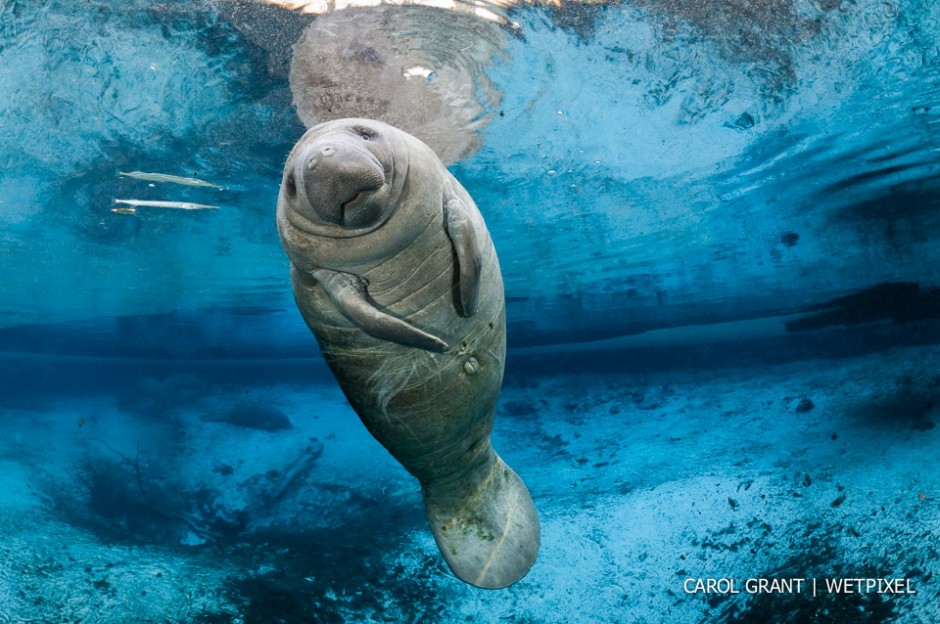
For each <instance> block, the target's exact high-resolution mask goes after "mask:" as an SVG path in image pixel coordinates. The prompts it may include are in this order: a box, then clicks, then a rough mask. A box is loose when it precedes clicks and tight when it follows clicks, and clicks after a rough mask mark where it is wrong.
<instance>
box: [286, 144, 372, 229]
mask: <svg viewBox="0 0 940 624" xmlns="http://www.w3.org/2000/svg"><path fill="white" fill-rule="evenodd" d="M291 182H292V183H293V185H294V192H295V193H296V192H297V190H298V189H302V190H303V195H304V198H305V199H306V203H307V204H308V205H309V209H310V210H312V211H313V213H314V214H313V215H310V216H316V217H319V220H323V221H327V222H329V223H334V224H336V225H340V226H343V227H351V228H356V227H365V226H367V225H371V224H373V223H374V222H375V221H376V220H377V219H378V218H379V216H380V214H381V212H382V210H381V208H382V207H381V205H380V204H379V202H375V201H369V199H370V197H369V195H370V193H371V192H372V191H376V190H379V189H381V188H382V187H383V186H384V185H385V168H384V166H383V165H382V163H381V162H379V160H378V158H376V156H375V155H374V154H373V153H372V152H370V151H369V150H368V149H364V148H362V147H360V146H358V145H355V144H352V143H350V142H349V141H348V140H345V139H343V138H332V137H326V138H323V139H320V140H317V141H314V142H313V143H311V144H310V145H309V146H308V147H307V148H306V149H305V150H303V151H302V152H301V153H300V154H298V155H297V158H296V161H295V162H294V175H293V180H292V181H291ZM303 208H304V207H303V206H301V211H302V212H303Z"/></svg>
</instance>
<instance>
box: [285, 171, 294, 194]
mask: <svg viewBox="0 0 940 624" xmlns="http://www.w3.org/2000/svg"><path fill="white" fill-rule="evenodd" d="M284 190H285V191H286V192H287V196H288V197H289V198H290V199H294V197H296V196H297V181H296V180H294V173H293V172H291V173H290V174H289V175H288V176H287V179H286V180H284Z"/></svg>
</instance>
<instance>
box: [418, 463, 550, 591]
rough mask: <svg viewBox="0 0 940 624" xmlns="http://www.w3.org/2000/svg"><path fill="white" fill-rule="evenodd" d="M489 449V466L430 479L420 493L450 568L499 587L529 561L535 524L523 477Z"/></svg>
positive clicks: (466, 577) (536, 542)
mask: <svg viewBox="0 0 940 624" xmlns="http://www.w3.org/2000/svg"><path fill="white" fill-rule="evenodd" d="M490 453H491V454H492V456H491V458H490V461H488V462H487V463H488V464H490V465H491V468H490V469H489V470H486V471H485V472H482V473H476V474H477V477H476V478H474V479H472V480H470V481H463V482H458V483H450V484H447V485H444V484H441V483H432V484H429V486H428V487H425V488H423V493H424V507H425V511H426V512H427V515H428V522H429V523H430V524H431V530H432V531H433V532H434V539H435V540H436V541H437V546H438V548H440V549H441V554H443V555H444V559H445V560H446V561H447V565H448V566H450V569H451V571H453V573H454V574H455V575H456V576H457V577H458V578H459V579H460V580H462V581H465V582H467V583H470V584H471V585H475V586H476V587H481V588H483V589H499V588H502V587H506V586H507V585H511V584H512V583H515V582H516V581H518V580H519V579H521V578H522V577H523V576H525V574H526V572H528V571H529V568H531V567H532V564H533V563H535V558H536V556H537V555H538V551H539V540H540V529H539V518H538V513H537V512H536V511H535V505H534V504H533V503H532V497H531V496H530V495H529V490H528V489H527V488H526V486H525V483H523V482H522V479H520V478H519V475H517V474H516V473H515V472H513V470H512V469H511V468H510V467H509V466H507V465H506V464H505V463H504V462H503V460H502V459H500V457H499V455H497V454H496V453H495V452H493V451H490ZM481 474H482V476H481Z"/></svg>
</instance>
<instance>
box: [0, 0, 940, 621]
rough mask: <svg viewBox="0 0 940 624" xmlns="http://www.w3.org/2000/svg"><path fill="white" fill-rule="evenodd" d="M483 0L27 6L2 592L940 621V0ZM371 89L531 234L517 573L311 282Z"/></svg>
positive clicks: (107, 610)
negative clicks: (442, 550)
mask: <svg viewBox="0 0 940 624" xmlns="http://www.w3.org/2000/svg"><path fill="white" fill-rule="evenodd" d="M311 6H312V5H311ZM456 9H458V10H454V11H444V10H440V9H430V8H427V7H412V6H406V7H394V6H387V7H378V8H371V9H346V10H342V11H335V12H333V13H327V14H324V15H316V14H315V13H312V12H307V13H304V12H301V11H289V10H287V9H284V8H281V7H278V6H276V5H274V4H273V3H268V4H265V3H244V2H228V1H222V0H201V1H199V2H187V3H182V2H179V3H178V2H168V3H159V4H156V3H149V2H143V1H139V2H138V1H134V2H122V3H114V2H110V0H107V1H104V2H96V3H91V2H84V1H80V2H58V1H50V2H42V3H38V2H19V1H14V0H7V1H5V2H2V3H0V68H2V69H0V93H2V94H3V95H4V97H2V98H0V158H2V160H0V163H2V167H0V393H2V394H0V414H2V418H3V424H4V427H5V429H6V434H5V435H4V436H3V438H4V439H3V441H2V442H0V483H3V487H2V488H0V535H2V536H3V540H2V543H0V548H2V549H3V557H2V561H0V621H41V622H66V621H69V622H76V621H81V622H92V621H95V622H146V621H154V622H199V623H204V624H207V623H217V622H226V623H228V622H232V623H234V622H243V623H256V622H257V623H260V622H265V623H267V622H290V623H294V622H373V621H375V622H379V621H402V622H455V621H487V622H489V621H494V622H495V621H517V622H574V621H578V622H729V623H739V622H929V621H936V620H937V619H938V617H940V613H938V611H940V608H938V605H940V602H938V600H937V598H938V595H940V588H938V586H937V584H936V581H935V580H934V577H935V572H936V569H935V568H936V563H935V562H936V561H937V554H936V553H937V548H938V547H940V546H938V544H940V542H938V535H937V529H936V527H937V526H938V524H937V521H938V519H940V518H938V516H940V507H938V506H937V501H938V500H940V481H938V473H937V470H936V469H935V467H934V465H935V463H936V457H937V452H938V450H940V447H938V443H937V440H936V436H937V435H938V434H937V433H936V428H935V419H936V409H937V408H936V406H937V405H938V404H940V403H938V401H940V369H938V364H940V351H938V347H937V345H938V344H940V322H938V318H940V271H938V270H937V268H936V267H937V266H938V261H940V237H938V236H937V233H938V232H940V200H938V198H940V159H938V154H940V5H938V4H936V3H932V2H927V1H918V0H910V1H902V0H889V1H882V0H879V1H874V0H856V1H854V2H849V1H843V2H838V1H828V0H827V1H824V2H822V1H821V2H797V1H795V0H767V1H762V2H730V3H729V2H721V3H719V2H715V3H708V2H706V3H701V2H686V1H683V0H673V1H668V2H648V1H646V0H635V1H633V2H625V3H619V4H610V5H588V4H584V5H582V4H577V3H563V4H562V5H561V6H555V5H553V4H546V5H545V6H535V5H525V6H520V7H515V8H511V7H510V8H508V9H506V8H504V9H499V8H493V11H494V12H495V14H496V15H497V16H499V17H501V18H502V19H503V21H504V23H499V21H488V20H485V19H482V18H479V17H473V16H471V15H469V14H468V13H467V12H466V11H465V10H464V9H466V7H465V6H464V5H462V4H457V5H456ZM307 28H311V29H312V30H310V31H307V32H308V35H306V37H307V39H306V41H308V44H305V46H306V47H305V46H301V45H297V46H296V47H293V46H294V45H295V43H297V42H298V41H300V40H301V37H302V36H305V35H304V34H303V33H304V31H305V29H307ZM310 33H312V34H310ZM316 33H320V34H319V35H316ZM323 33H332V34H330V35H329V36H327V35H324V34H323ZM314 35H316V36H314ZM442 42H443V43H442ZM297 54H303V55H306V56H307V58H312V59H314V61H315V62H313V63H312V64H311V65H310V67H312V69H309V68H308V69H306V70H304V71H306V72H308V74H309V73H310V72H313V77H311V76H310V75H304V72H303V71H301V70H300V69H298V68H299V67H300V65H299V64H298V63H297V61H296V59H295V58H294V56H295V55H297ZM316 72H320V73H319V74H318V73H316ZM304 80H306V81H307V82H306V83H303V81H304ZM302 84H306V85H307V87H306V88H308V89H312V91H310V90H308V91H304V90H302V89H301V85H302ZM311 84H312V85H313V86H312V87H310V85H311ZM324 85H327V86H324ZM339 113H345V114H366V113H368V114H370V115H373V116H381V117H383V118H386V119H388V120H390V121H392V122H394V123H396V124H397V125H401V126H403V127H407V128H408V129H409V130H410V131H412V132H414V133H416V134H418V136H420V137H421V138H424V139H425V140H427V141H428V143H429V144H432V145H433V146H435V147H436V148H437V149H438V150H439V152H440V153H441V155H442V157H443V158H444V159H445V160H447V162H448V164H449V165H450V169H451V171H452V172H453V173H454V175H455V176H456V177H457V178H458V179H459V180H460V182H461V183H462V184H463V185H464V186H465V187H466V188H467V190H468V191H469V192H470V193H471V195H472V196H473V197H474V199H475V200H476V203H477V204H478V205H479V207H480V209H481V212H482V213H483V216H484V218H485V219H486V222H487V224H488V227H489V229H490V232H491V235H492V237H493V240H494V242H495V245H496V248H497V252H498V254H499V257H500V262H501V267H502V272H503V277H504V281H505V290H506V298H507V318H508V333H507V337H508V343H509V354H508V358H507V365H506V380H505V384H504V389H503V394H502V397H501V400H500V405H499V408H498V410H497V418H496V424H495V429H494V445H495V446H496V448H497V449H499V451H500V453H501V455H502V456H503V457H504V458H506V460H507V462H508V463H510V464H511V465H512V466H513V467H514V468H515V469H516V470H517V471H518V472H519V473H520V475H521V476H522V477H523V478H524V479H525V481H526V482H527V484H528V486H529V488H530V490H531V491H532V494H533V497H534V499H535V500H536V504H537V506H538V508H539V511H540V514H541V519H542V526H543V543H542V549H541V553H540V558H539V560H538V562H537V563H536V565H535V567H534V568H533V569H532V571H531V572H530V573H529V575H528V576H526V577H525V578H524V579H523V580H522V581H520V582H519V583H517V584H515V585H513V586H512V587H510V588H509V589H506V590H501V591H497V592H483V591H479V590H474V589H472V588H470V587H467V586H465V585H463V584H462V583H461V582H460V581H457V580H456V579H454V578H453V577H452V576H451V575H450V573H449V572H448V570H447V569H446V566H445V565H444V564H443V562H442V561H441V560H440V557H439V555H438V552H437V549H436V546H435V545H434V542H433V539H432V538H431V536H430V533H429V532H428V530H427V526H426V521H425V519H424V517H423V514H422V511H421V505H420V494H419V491H418V488H417V485H416V484H415V483H414V482H413V480H412V479H411V478H410V477H409V476H408V475H407V474H406V473H405V472H404V471H403V470H402V469H401V467H400V466H398V465H397V464H396V463H395V462H394V461H393V460H392V459H391V458H390V457H389V456H387V454H386V453H385V451H384V450H383V449H382V448H381V447H380V446H379V445H378V444H377V443H376V442H375V441H374V440H373V439H372V438H371V437H370V436H369V435H368V433H367V432H366V431H365V429H364V427H363V426H362V424H361V423H360V422H359V421H358V418H357V417H356V416H355V414H354V413H353V412H352V410H351V409H350V408H349V407H348V405H347V404H346V403H345V399H344V398H343V396H342V394H341V392H340V390H339V388H338V387H337V386H336V385H335V382H334V381H333V379H332V377H331V376H330V373H329V371H328V370H327V369H326V367H325V365H324V364H323V361H322V359H321V358H320V356H319V353H318V351H317V347H316V343H315V341H314V340H313V338H312V336H311V335H310V334H309V332H308V331H307V329H306V327H305V326H304V324H303V321H302V320H301V319H300V316H299V314H298V313H297V311H296V309H295V307H294V303H293V298H292V294H291V291H290V283H289V278H288V262H287V259H286V257H285V256H284V253H283V251H282V249H281V247H280V245H279V242H278V238H277V232H276V229H275V225H274V206H275V203H276V199H277V193H278V184H279V181H280V176H281V167H282V166H283V164H284V160H285V158H286V155H287V153H288V152H289V150H290V148H291V146H292V145H293V144H294V142H295V141H296V140H297V139H298V138H299V136H300V135H301V134H302V132H303V130H304V123H305V120H306V121H309V116H310V115H314V116H316V115H320V116H323V117H324V118H325V117H327V116H329V115H331V114H339ZM135 171H142V172H158V173H163V174H170V175H175V176H184V177H193V178H198V179H200V180H204V181H207V182H210V183H211V184H212V185H214V186H188V185H181V184H175V183H172V182H160V181H151V180H146V179H141V178H140V177H133V176H127V175H121V174H122V173H124V174H127V173H130V172H135ZM117 199H132V200H150V201H164V202H194V203H199V204H204V205H212V206H218V207H217V208H212V209H203V210H185V211H184V210H176V209H171V208H159V207H156V208H154V207H139V208H138V209H137V210H136V213H135V214H124V213H122V212H120V211H119V212H115V211H114V208H116V207H119V206H120V205H119V204H116V203H115V200H117ZM246 425H247V426H246ZM707 578H711V579H719V578H722V579H735V580H736V581H737V589H739V590H741V591H740V593H736V594H735V593H728V592H719V591H713V592H710V593H702V592H687V591H686V585H685V582H686V581H687V580H688V579H707ZM749 578H766V579H774V578H777V579H793V578H804V579H806V580H807V582H809V581H810V580H812V579H816V580H817V581H818V583H819V584H820V587H822V584H823V583H824V580H825V579H832V578H902V579H904V580H905V582H908V581H909V585H905V587H911V588H913V589H914V590H916V592H917V593H916V594H906V593H905V594H892V593H880V594H879V593H877V592H872V593H849V592H846V591H841V592H839V593H830V592H823V591H820V592H818V593H817V595H810V594H809V593H808V592H805V591H804V592H794V591H789V592H779V593H777V592H772V591H761V592H757V593H749V592H747V591H745V590H744V588H745V585H744V583H745V581H746V580H747V579H749ZM692 587H693V588H694V583H693V585H692ZM726 587H727V586H726Z"/></svg>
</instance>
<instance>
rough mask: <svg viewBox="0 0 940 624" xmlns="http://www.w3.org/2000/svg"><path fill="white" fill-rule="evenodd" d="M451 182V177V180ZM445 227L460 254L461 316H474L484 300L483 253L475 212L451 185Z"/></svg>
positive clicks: (446, 194) (458, 255) (458, 261)
mask: <svg viewBox="0 0 940 624" xmlns="http://www.w3.org/2000/svg"><path fill="white" fill-rule="evenodd" d="M448 182H449V180H448ZM444 189H445V190H444V230H445V231H446V232H447V237H448V238H449V239H450V242H451V244H452V245H453V246H454V253H455V254H456V255H457V276H458V278H457V279H458V291H459V293H460V305H459V306H458V312H460V315H461V316H465V317H466V316H473V315H474V314H476V311H477V304H478V303H479V300H480V272H481V271H482V269H483V256H482V254H481V253H480V247H479V242H478V240H477V232H476V230H475V229H474V227H473V220H472V219H471V216H470V215H471V212H470V210H469V209H468V207H467V205H466V204H465V203H464V200H463V198H461V197H460V196H459V195H458V194H457V193H455V192H454V189H453V187H452V185H451V184H449V183H448V184H445V186H444Z"/></svg>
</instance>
